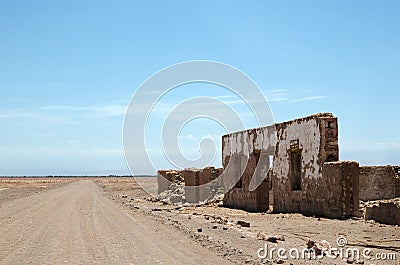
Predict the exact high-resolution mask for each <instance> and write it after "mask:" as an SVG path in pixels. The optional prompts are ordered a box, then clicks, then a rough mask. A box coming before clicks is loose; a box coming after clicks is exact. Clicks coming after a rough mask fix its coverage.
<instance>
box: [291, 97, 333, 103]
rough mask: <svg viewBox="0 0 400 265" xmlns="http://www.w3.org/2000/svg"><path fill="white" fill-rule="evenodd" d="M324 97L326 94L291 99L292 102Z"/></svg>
mask: <svg viewBox="0 0 400 265" xmlns="http://www.w3.org/2000/svg"><path fill="white" fill-rule="evenodd" d="M324 98H327V96H311V97H304V98H298V99H293V100H292V102H300V101H309V100H317V99H324Z"/></svg>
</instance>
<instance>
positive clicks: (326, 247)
mask: <svg viewBox="0 0 400 265" xmlns="http://www.w3.org/2000/svg"><path fill="white" fill-rule="evenodd" d="M307 247H308V248H311V249H314V251H315V253H316V254H317V255H321V254H322V251H328V253H330V254H333V253H332V246H331V244H330V243H329V242H328V241H326V240H321V241H313V240H311V239H309V240H308V242H307Z"/></svg>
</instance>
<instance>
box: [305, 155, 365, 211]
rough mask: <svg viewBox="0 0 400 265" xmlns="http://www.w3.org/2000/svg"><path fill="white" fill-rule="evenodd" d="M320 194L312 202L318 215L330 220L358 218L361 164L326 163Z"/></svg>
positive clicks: (323, 168)
mask: <svg viewBox="0 0 400 265" xmlns="http://www.w3.org/2000/svg"><path fill="white" fill-rule="evenodd" d="M318 193H319V194H320V196H316V199H315V200H314V201H312V202H311V204H314V206H315V207H316V209H318V211H319V212H318V215H323V216H326V217H330V218H347V217H351V216H356V215H357V214H358V211H359V164H358V163H357V162H354V161H338V162H327V163H324V165H323V166H322V181H321V185H320V188H319V190H318ZM314 195H316V194H314ZM313 202H314V203H313ZM313 214H316V213H315V211H313Z"/></svg>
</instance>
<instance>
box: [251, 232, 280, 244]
mask: <svg viewBox="0 0 400 265" xmlns="http://www.w3.org/2000/svg"><path fill="white" fill-rule="evenodd" d="M257 239H258V240H265V241H268V242H272V243H278V241H285V237H284V236H283V235H273V236H269V235H267V234H265V233H263V232H258V233H257Z"/></svg>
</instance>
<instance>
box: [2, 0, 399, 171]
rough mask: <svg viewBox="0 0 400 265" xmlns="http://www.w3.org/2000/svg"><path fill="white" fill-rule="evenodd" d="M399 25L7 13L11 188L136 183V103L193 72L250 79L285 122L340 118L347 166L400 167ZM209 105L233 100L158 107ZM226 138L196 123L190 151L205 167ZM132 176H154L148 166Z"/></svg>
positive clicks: (280, 17)
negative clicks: (162, 77)
mask: <svg viewBox="0 0 400 265" xmlns="http://www.w3.org/2000/svg"><path fill="white" fill-rule="evenodd" d="M399 12H400V2H399V1H381V2H377V1H329V2H328V1H240V2H239V1H200V2H199V1H141V2H139V1H98V0H97V1H40V0H38V1H0V32H1V41H0V91H1V97H0V136H1V137H0V175H50V174H55V175H59V174H79V175H86V174H87V175H91V174H128V173H129V172H128V169H127V166H126V164H125V160H124V156H123V148H122V124H123V119H124V111H125V108H126V106H127V104H128V103H129V100H130V98H131V96H132V94H133V93H134V92H135V90H136V89H137V88H138V87H139V86H140V84H141V83H142V82H143V81H144V80H146V78H148V77H149V76H150V75H152V74H154V73H155V72H157V71H159V70H161V69H163V68H165V67H167V66H169V65H172V64H176V63H179V62H182V61H187V60H212V61H219V62H223V63H227V64H229V65H232V66H234V67H236V68H238V69H240V70H242V71H243V72H245V73H246V74H248V75H249V76H250V77H251V78H252V79H253V80H254V81H255V82H256V83H257V84H258V85H259V87H260V88H261V89H262V91H263V92H264V94H265V96H266V98H267V99H268V100H270V101H269V104H270V107H271V109H272V112H273V114H274V117H275V121H277V122H279V121H284V120H289V119H293V118H296V117H302V116H306V115H310V114H313V113H318V112H333V113H334V114H335V115H336V116H338V118H339V130H340V135H339V137H340V159H341V160H347V159H348V160H357V161H359V162H360V163H361V164H383V165H385V164H399V161H400V136H399V133H398V132H399V131H400V125H399V122H398V115H399V110H400V108H399V98H400V92H399V88H400V27H399V25H400V17H399V16H398V14H399ZM199 95H200V96H215V97H223V96H226V97H227V98H230V99H234V98H232V95H231V94H229V91H225V92H224V91H222V90H220V89H219V90H218V89H216V88H215V87H212V86H210V85H208V86H207V85H204V86H193V87H188V88H187V89H186V90H185V92H182V93H175V96H166V97H165V98H164V99H163V102H161V103H162V104H163V105H162V106H161V107H160V106H159V107H160V108H162V107H165V106H173V104H175V103H176V101H180V100H184V99H187V98H190V97H194V96H199ZM239 109H240V112H241V113H242V114H246V110H245V109H243V108H239ZM244 120H245V124H246V127H253V125H255V124H254V122H253V121H252V120H251V119H250V118H249V119H247V118H244ZM154 124H155V125H154V127H152V128H150V131H152V133H150V135H149V138H148V140H149V142H153V143H157V141H152V138H151V137H156V136H157V134H158V133H159V129H160V128H159V126H157V124H160V120H157V118H155V119H154ZM221 133H224V131H223V130H222V129H221V127H219V126H218V124H215V123H213V124H211V123H210V121H195V123H194V124H191V125H189V124H188V126H187V127H185V128H184V129H183V130H182V133H181V138H182V139H181V142H180V144H181V147H182V150H183V151H182V152H183V153H184V154H185V155H186V156H187V157H189V158H192V159H194V158H196V157H197V156H198V154H199V152H198V142H199V140H200V139H201V138H202V137H204V136H206V135H208V136H210V137H211V138H215V139H216V141H217V142H216V143H217V144H218V141H219V137H218V136H219V135H220V134H221ZM154 148H156V147H154ZM149 149H151V148H149ZM154 159H155V160H156V162H157V164H159V165H160V167H161V166H167V165H166V164H165V161H162V158H160V157H157V155H154ZM213 164H215V165H217V166H218V165H220V155H219V154H217V156H216V159H215V161H213ZM134 173H135V174H141V173H153V172H152V171H151V170H149V169H147V168H140V162H138V166H137V167H136V168H135V170H134Z"/></svg>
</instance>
